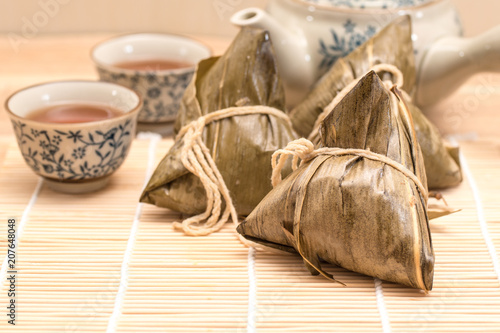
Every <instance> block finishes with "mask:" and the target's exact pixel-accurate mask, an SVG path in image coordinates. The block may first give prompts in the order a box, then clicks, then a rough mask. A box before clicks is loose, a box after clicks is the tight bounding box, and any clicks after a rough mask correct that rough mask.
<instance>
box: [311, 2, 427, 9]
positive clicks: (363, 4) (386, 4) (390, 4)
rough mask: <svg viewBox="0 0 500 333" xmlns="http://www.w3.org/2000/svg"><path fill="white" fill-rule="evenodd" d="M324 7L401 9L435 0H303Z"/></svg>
mask: <svg viewBox="0 0 500 333" xmlns="http://www.w3.org/2000/svg"><path fill="white" fill-rule="evenodd" d="M302 1H304V2H309V3H313V4H316V5H323V6H335V7H347V8H382V9H387V8H401V7H411V6H417V5H421V4H424V3H426V2H430V1H434V0H382V1H381V0H302Z"/></svg>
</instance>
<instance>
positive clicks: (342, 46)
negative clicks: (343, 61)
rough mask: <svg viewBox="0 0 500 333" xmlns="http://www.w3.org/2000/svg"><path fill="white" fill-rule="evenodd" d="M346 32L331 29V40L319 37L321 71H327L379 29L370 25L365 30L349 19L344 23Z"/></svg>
mask: <svg viewBox="0 0 500 333" xmlns="http://www.w3.org/2000/svg"><path fill="white" fill-rule="evenodd" d="M343 27H344V33H343V34H339V33H337V32H336V31H335V29H333V28H331V29H330V34H331V37H332V40H331V41H324V40H323V39H319V50H318V52H319V54H320V55H321V56H322V60H321V62H320V64H319V72H320V73H321V74H323V73H325V72H326V71H327V70H328V69H329V68H330V67H331V66H332V65H333V64H334V63H335V62H336V61H337V59H339V58H342V57H345V56H346V55H348V54H349V53H351V52H352V51H353V50H355V49H356V48H358V47H359V46H361V45H362V44H363V43H364V42H366V41H367V40H368V39H370V38H371V37H372V36H373V35H375V33H376V32H377V29H376V28H375V27H374V26H371V25H369V26H368V27H366V28H365V29H364V30H362V29H357V27H356V24H355V23H353V22H352V21H351V20H347V21H346V22H345V23H344V24H343Z"/></svg>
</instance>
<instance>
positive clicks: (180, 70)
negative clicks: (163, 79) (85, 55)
mask: <svg viewBox="0 0 500 333" xmlns="http://www.w3.org/2000/svg"><path fill="white" fill-rule="evenodd" d="M139 35H155V36H162V37H180V38H182V39H185V40H188V41H191V42H195V43H196V44H198V45H199V46H202V47H203V48H205V50H206V51H208V57H207V58H203V59H208V58H210V57H213V56H214V52H213V49H212V47H211V46H210V45H208V44H207V43H205V42H203V41H201V40H198V39H197V38H194V37H191V36H187V35H182V34H175V33H167V32H148V31H143V32H132V33H122V34H117V35H114V36H110V37H108V38H106V39H103V40H101V41H100V42H98V43H97V44H95V45H94V46H93V47H92V48H91V49H90V59H92V61H93V62H94V64H95V65H96V66H98V67H101V68H104V69H106V70H108V71H113V72H116V73H126V74H129V75H133V74H135V73H140V74H150V73H155V74H159V75H167V74H182V73H189V72H192V71H194V70H195V69H196V66H197V64H194V65H193V66H192V67H185V68H173V69H158V70H135V69H128V68H121V67H116V66H113V65H109V64H105V63H102V62H101V61H98V60H97V59H96V58H95V56H94V53H95V50H96V49H97V48H98V47H100V46H102V45H104V44H105V43H108V42H110V41H112V40H115V39H118V38H123V37H130V36H139ZM203 59H201V60H203ZM201 60H200V61H201Z"/></svg>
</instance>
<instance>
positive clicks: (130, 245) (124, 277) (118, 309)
mask: <svg viewBox="0 0 500 333" xmlns="http://www.w3.org/2000/svg"><path fill="white" fill-rule="evenodd" d="M137 139H139V140H150V142H149V148H148V165H147V169H146V175H145V180H144V185H143V188H144V187H145V186H146V185H147V183H148V181H149V178H150V177H151V174H152V173H153V168H154V161H155V151H156V146H157V144H158V142H160V141H161V135H159V134H155V133H144V132H141V133H139V134H138V135H137ZM142 205H143V204H142V203H138V204H137V207H136V210H135V215H134V222H133V223H132V227H131V229H130V235H129V238H128V241H127V248H126V250H125V253H124V255H123V260H122V265H121V270H120V286H119V287H118V292H117V293H116V296H115V305H114V307H113V312H112V314H111V317H110V318H109V320H108V327H107V329H106V332H107V333H114V332H116V328H117V325H118V319H119V318H120V315H121V314H122V308H123V302H124V299H125V294H126V292H127V288H128V275H129V270H128V269H129V264H130V260H131V259H132V252H133V250H134V246H135V241H136V238H137V230H138V229H139V222H140V217H141V214H142Z"/></svg>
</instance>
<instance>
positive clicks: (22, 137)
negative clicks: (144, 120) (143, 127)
mask: <svg viewBox="0 0 500 333" xmlns="http://www.w3.org/2000/svg"><path fill="white" fill-rule="evenodd" d="M12 123H13V125H14V131H15V134H16V137H17V141H18V143H19V147H20V149H21V154H22V156H23V158H24V160H25V161H26V163H27V164H28V165H29V166H30V167H31V168H32V169H33V170H34V171H35V172H37V173H40V174H42V175H43V176H46V177H49V178H54V179H60V180H63V179H64V180H82V179H90V178H99V177H103V176H106V175H107V174H110V173H111V172H113V171H114V170H116V169H117V168H118V167H119V166H120V165H121V164H122V162H123V160H124V159H125V157H126V155H127V152H128V150H129V143H130V142H131V138H130V136H131V135H133V131H134V130H135V123H133V122H132V120H130V119H127V120H125V121H123V122H122V123H121V124H119V125H118V126H116V127H112V128H111V129H109V130H107V131H106V132H102V131H100V130H92V131H83V130H68V131H60V130H55V129H49V130H45V129H44V130H37V129H34V128H30V126H29V125H27V124H26V123H23V122H22V121H19V120H13V121H12ZM63 147H64V148H63ZM68 147H70V148H69V149H68ZM89 154H90V156H89ZM89 161H92V162H89Z"/></svg>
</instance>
